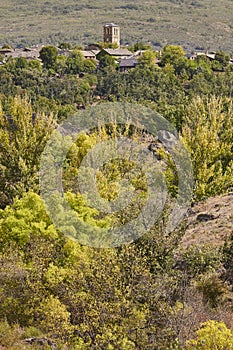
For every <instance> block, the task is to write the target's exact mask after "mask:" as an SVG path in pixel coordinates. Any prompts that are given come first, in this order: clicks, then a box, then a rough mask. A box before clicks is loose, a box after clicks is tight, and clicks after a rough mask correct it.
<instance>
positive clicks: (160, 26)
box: [0, 0, 233, 53]
mask: <svg viewBox="0 0 233 350" xmlns="http://www.w3.org/2000/svg"><path fill="white" fill-rule="evenodd" d="M112 21H114V22H116V23H117V24H119V25H120V26H121V32H122V34H121V38H122V44H132V43H135V42H137V41H143V42H150V43H151V44H152V45H153V46H155V47H162V46H164V45H165V44H167V43H171V44H180V45H182V46H183V47H184V48H185V49H186V50H187V51H191V50H193V49H198V48H200V49H209V50H219V49H222V50H224V51H228V52H229V53H232V50H233V49H232V38H233V2H232V0H218V1H213V0H149V1H145V2H142V1H141V0H129V1H125V0H111V1H109V0H93V1H87V0H56V1H55V0H48V1H44V0H38V1H31V0H1V3H0V23H1V24H0V45H3V44H5V43H8V44H11V45H13V46H26V45H32V44H40V43H51V44H57V43H60V42H63V41H68V42H71V43H72V44H87V43H90V42H95V41H101V40H102V25H103V24H105V23H106V22H112Z"/></svg>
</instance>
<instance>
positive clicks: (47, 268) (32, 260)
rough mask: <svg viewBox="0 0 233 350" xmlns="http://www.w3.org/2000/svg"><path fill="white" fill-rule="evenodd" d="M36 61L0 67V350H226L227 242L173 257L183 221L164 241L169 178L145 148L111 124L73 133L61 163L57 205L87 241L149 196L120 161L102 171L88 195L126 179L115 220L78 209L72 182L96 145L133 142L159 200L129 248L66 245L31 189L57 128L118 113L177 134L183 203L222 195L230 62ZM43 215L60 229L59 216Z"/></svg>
mask: <svg viewBox="0 0 233 350" xmlns="http://www.w3.org/2000/svg"><path fill="white" fill-rule="evenodd" d="M63 46H64V44H63ZM142 47H143V45H142ZM138 48H139V44H136V45H134V46H132V47H131V50H132V51H136V50H137V49H138ZM40 57H41V60H42V64H41V63H40V62H39V61H37V60H26V59H24V58H22V57H20V58H16V59H13V58H10V59H8V60H7V62H5V63H4V64H2V65H1V66H0V102H1V108H0V176H1V182H0V207H1V209H0V232H1V235H0V348H1V349H12V350H14V349H15V350H16V349H18V350H22V349H69V350H79V349H80V350H85V349H93V350H94V349H96V350H97V349H106V350H111V349H122V350H127V349H128V350H131V349H140V350H144V349H158V350H230V349H233V323H232V316H233V308H232V300H233V264H232V261H233V235H231V236H228V237H226V238H225V242H224V244H223V245H221V246H219V245H216V244H215V242H214V235H213V238H212V244H208V245H202V246H200V245H189V246H188V247H185V248H184V247H183V246H182V244H181V239H182V237H183V236H184V234H185V231H186V228H187V222H186V217H184V220H183V221H182V222H181V223H180V224H179V226H177V227H176V228H175V229H174V230H173V231H172V232H167V231H166V225H167V223H168V219H169V213H170V211H171V207H172V205H173V202H174V199H175V198H176V197H177V196H178V194H177V188H178V179H177V171H176V169H175V164H174V161H173V159H172V157H170V155H169V154H168V152H167V151H166V149H165V148H164V147H163V146H162V145H161V144H159V142H158V140H156V139H155V138H153V137H152V138H151V137H149V136H150V135H148V134H146V133H145V132H144V131H143V130H140V128H132V127H128V128H124V127H122V125H120V126H118V125H115V124H114V123H113V124H112V125H106V126H105V127H104V128H93V129H92V130H90V131H89V132H87V133H85V132H82V133H80V134H79V135H78V137H77V139H76V140H75V142H74V143H73V145H72V147H71V148H70V149H69V151H68V152H67V155H66V159H65V162H64V164H63V165H62V166H63V168H62V175H63V179H62V181H63V188H64V198H65V199H66V201H67V202H68V203H69V205H70V206H71V207H72V209H73V211H74V212H75V213H76V214H75V215H77V217H78V218H79V219H80V220H82V221H83V222H84V223H88V224H91V225H92V226H93V227H96V229H97V232H98V229H99V230H100V229H105V228H109V227H111V226H115V225H120V224H124V223H125V222H128V221H129V220H130V218H131V217H135V216H137V215H138V210H140V208H139V205H138V204H140V205H143V204H145V198H146V194H147V192H148V187H147V185H146V178H145V174H143V173H140V172H138V171H136V172H132V169H133V167H134V166H135V164H134V163H133V162H132V161H131V160H130V159H115V160H112V161H111V162H109V163H108V164H105V165H103V166H102V167H101V168H100V169H99V171H98V173H97V176H96V178H97V180H96V181H97V182H96V186H97V189H98V191H99V193H100V196H101V198H103V199H104V200H105V201H113V200H114V199H115V198H116V197H117V196H118V194H119V186H120V185H119V183H121V181H122V179H123V178H124V177H125V176H126V177H127V176H128V175H127V174H129V173H130V174H131V175H130V176H128V179H130V182H131V184H132V185H133V187H134V190H135V192H136V193H137V196H136V197H135V198H134V202H133V203H132V205H131V206H129V207H128V208H127V210H122V211H120V212H118V213H116V215H114V214H106V213H101V212H100V211H99V210H97V209H95V208H93V207H92V206H91V205H90V203H88V202H87V201H85V198H84V197H83V196H82V194H81V193H80V191H79V188H78V186H77V183H76V180H75V179H76V178H77V176H78V174H79V167H80V165H81V163H82V160H83V159H84V157H85V156H86V155H87V154H88V152H89V151H90V150H91V149H92V147H94V146H95V145H96V144H97V143H98V142H102V141H103V140H108V139H111V138H112V137H113V138H114V137H116V135H117V136H118V137H121V136H124V137H128V138H131V139H132V140H134V142H136V143H137V142H138V143H142V140H143V144H144V145H145V147H147V149H149V151H151V153H153V156H154V157H156V159H157V160H159V162H161V164H162V165H163V169H164V173H165V181H166V184H167V188H168V190H169V191H168V192H169V193H168V196H167V198H166V205H165V206H164V210H163V213H162V215H161V216H160V217H159V219H158V221H157V222H156V223H154V225H153V226H152V227H151V228H150V230H149V231H148V232H147V233H146V234H144V235H143V236H141V237H139V238H137V239H136V240H134V241H133V242H131V243H130V244H125V245H121V246H118V247H116V248H102V249H101V248H93V247H90V246H88V245H84V244H80V243H79V242H77V241H74V240H73V239H71V238H69V237H68V235H65V234H64V230H66V229H67V231H68V230H69V229H70V227H69V228H66V227H64V225H65V224H64V225H63V232H61V230H59V229H58V228H57V226H56V225H55V224H54V223H53V221H52V220H51V218H50V217H49V216H48V213H47V211H46V208H45V206H44V203H43V200H42V198H41V196H40V186H39V176H40V164H41V163H40V161H41V155H42V153H43V150H44V148H45V145H46V143H47V141H48V140H49V138H50V136H51V135H52V133H53V132H54V130H55V129H57V127H58V126H59V125H61V123H62V122H63V121H64V120H66V118H67V117H69V116H70V115H73V114H75V113H82V111H84V112H83V113H86V111H87V112H88V111H89V110H91V108H93V106H97V107H98V106H101V105H103V106H104V105H108V104H111V103H112V104H114V103H131V104H137V105H140V106H142V108H150V109H151V110H153V111H156V112H158V113H160V114H161V115H162V116H163V117H165V118H166V120H167V121H169V123H171V125H172V126H173V127H174V128H176V130H177V131H178V134H179V137H180V139H181V140H182V142H183V144H184V145H185V147H186V148H187V150H188V152H189V155H190V158H191V161H192V165H193V176H194V182H195V184H194V186H193V195H192V199H191V204H190V206H192V205H193V204H194V203H196V202H198V201H205V200H207V199H208V198H210V197H213V196H216V195H221V194H224V193H228V192H230V191H232V189H233V113H232V112H233V105H232V93H233V91H232V90H233V84H232V82H233V65H232V63H230V56H229V55H228V54H227V53H225V52H222V51H219V52H217V53H216V55H215V59H213V60H210V59H209V58H208V57H206V56H204V55H203V56H200V57H198V58H197V59H196V60H190V59H188V58H187V57H186V56H185V51H184V49H183V48H182V47H180V46H174V45H167V46H165V47H164V48H163V50H162V53H161V56H160V57H159V59H158V53H157V52H155V51H153V50H152V49H150V48H148V47H147V50H145V52H144V53H143V54H142V55H141V56H140V58H139V59H138V64H137V66H136V67H135V68H133V69H129V70H127V71H125V72H121V71H119V65H118V63H117V62H116V61H115V59H112V57H110V56H107V55H105V56H103V57H101V58H100V61H99V62H98V64H97V62H96V61H95V60H88V59H85V58H84V56H83V55H82V53H81V52H80V50H79V47H77V46H76V48H74V49H73V50H72V51H71V53H70V55H69V56H68V57H67V56H66V55H59V54H58V50H57V48H56V47H53V46H45V47H44V48H43V49H42V51H41V56H40ZM156 58H157V59H156ZM0 61H1V59H0ZM55 146H57V145H55ZM55 211H56V213H57V216H58V217H59V220H60V221H61V222H67V217H64V213H63V212H62V210H61V208H60V207H59V206H57V207H56V208H55ZM230 220H231V222H229V225H232V216H231V219H230ZM219 230H224V227H219ZM101 232H102V231H101ZM209 235H210V236H211V235H212V232H211V231H210V232H209Z"/></svg>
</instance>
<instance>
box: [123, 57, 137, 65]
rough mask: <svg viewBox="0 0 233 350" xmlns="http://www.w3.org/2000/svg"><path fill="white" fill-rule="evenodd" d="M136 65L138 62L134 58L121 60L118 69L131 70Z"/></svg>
mask: <svg viewBox="0 0 233 350" xmlns="http://www.w3.org/2000/svg"><path fill="white" fill-rule="evenodd" d="M137 64H138V60H137V59H136V58H134V57H130V58H122V59H121V61H120V68H131V67H135V66H136V65H137Z"/></svg>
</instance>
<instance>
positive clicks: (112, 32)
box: [104, 23, 120, 47]
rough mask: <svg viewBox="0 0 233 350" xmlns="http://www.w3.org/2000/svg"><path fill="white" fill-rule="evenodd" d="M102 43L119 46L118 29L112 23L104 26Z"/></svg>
mask: <svg viewBox="0 0 233 350" xmlns="http://www.w3.org/2000/svg"><path fill="white" fill-rule="evenodd" d="M104 42H105V43H112V44H117V46H118V47H119V46H120V27H119V26H118V25H116V24H114V23H107V24H105V25H104Z"/></svg>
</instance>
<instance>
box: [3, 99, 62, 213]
mask: <svg viewBox="0 0 233 350" xmlns="http://www.w3.org/2000/svg"><path fill="white" fill-rule="evenodd" d="M55 123H56V121H55V117H54V116H53V115H52V114H50V115H48V116H47V115H45V114H43V113H34V112H33V108H32V105H31V103H30V101H29V100H28V99H27V98H21V97H15V98H13V99H9V101H8V102H7V103H5V104H4V107H2V106H1V103H0V178H1V182H0V203H1V204H0V206H1V207H4V206H5V205H6V204H9V203H12V200H13V198H14V197H15V196H16V195H19V196H21V195H22V193H23V192H24V191H28V190H29V189H35V188H36V187H37V183H38V169H39V163H40V154H41V153H42V151H43V149H44V146H45V143H46V140H47V139H48V137H49V135H50V133H51V131H52V130H53V129H54V126H55Z"/></svg>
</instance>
